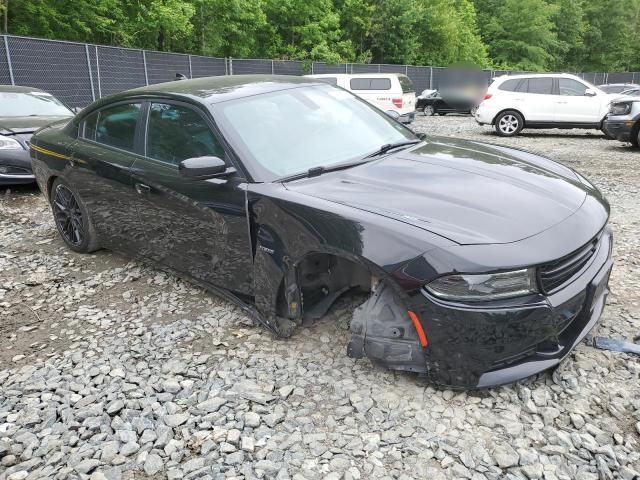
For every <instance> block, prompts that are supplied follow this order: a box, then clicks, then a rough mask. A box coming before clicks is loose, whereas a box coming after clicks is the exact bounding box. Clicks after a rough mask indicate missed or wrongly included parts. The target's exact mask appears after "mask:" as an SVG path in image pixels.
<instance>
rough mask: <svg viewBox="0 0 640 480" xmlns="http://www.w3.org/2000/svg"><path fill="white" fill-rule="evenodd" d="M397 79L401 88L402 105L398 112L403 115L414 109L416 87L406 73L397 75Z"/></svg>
mask: <svg viewBox="0 0 640 480" xmlns="http://www.w3.org/2000/svg"><path fill="white" fill-rule="evenodd" d="M398 81H399V82H400V89H401V90H402V107H401V111H400V112H399V113H400V114H401V115H405V114H407V113H411V112H413V111H414V110H415V109H416V89H415V88H414V86H413V82H412V81H411V79H410V78H409V77H407V76H406V75H398Z"/></svg>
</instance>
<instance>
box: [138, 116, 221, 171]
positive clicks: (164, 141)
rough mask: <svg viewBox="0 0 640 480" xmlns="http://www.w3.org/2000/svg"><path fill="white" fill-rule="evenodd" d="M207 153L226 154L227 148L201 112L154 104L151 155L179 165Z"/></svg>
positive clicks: (149, 134) (149, 133)
mask: <svg viewBox="0 0 640 480" xmlns="http://www.w3.org/2000/svg"><path fill="white" fill-rule="evenodd" d="M207 155H213V156H216V157H221V158H224V151H223V149H222V148H221V147H220V144H219V143H218V142H217V140H216V138H215V137H214V136H213V133H212V132H211V130H210V129H209V126H208V125H207V123H206V122H205V120H204V119H203V118H202V116H200V114H198V113H197V112H195V111H194V110H192V109H190V108H187V107H182V106H179V105H169V104H165V103H153V104H151V108H150V110H149V124H148V126H147V156H148V157H151V158H154V159H156V160H161V161H163V162H168V163H172V164H174V165H178V164H179V163H180V162H181V161H182V160H185V159H187V158H194V157H204V156H207Z"/></svg>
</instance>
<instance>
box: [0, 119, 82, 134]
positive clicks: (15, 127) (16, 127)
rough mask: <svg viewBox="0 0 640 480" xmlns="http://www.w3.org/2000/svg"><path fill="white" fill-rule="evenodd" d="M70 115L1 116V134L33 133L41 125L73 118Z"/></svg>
mask: <svg viewBox="0 0 640 480" xmlns="http://www.w3.org/2000/svg"><path fill="white" fill-rule="evenodd" d="M72 117H73V116H72V115H69V116H58V115H57V116H39V117H0V135H15V134H28V133H33V132H35V131H36V130H38V129H39V128H40V127H44V126H46V125H49V124H51V123H54V122H57V121H60V120H64V119H70V118H72Z"/></svg>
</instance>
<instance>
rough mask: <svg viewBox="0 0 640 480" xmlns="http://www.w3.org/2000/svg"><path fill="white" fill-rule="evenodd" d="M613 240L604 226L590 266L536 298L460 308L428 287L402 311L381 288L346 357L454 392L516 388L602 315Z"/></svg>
mask: <svg viewBox="0 0 640 480" xmlns="http://www.w3.org/2000/svg"><path fill="white" fill-rule="evenodd" d="M611 243H612V236H611V232H610V231H609V230H608V229H606V230H605V231H604V233H603V235H602V237H601V240H600V242H599V246H598V250H597V252H596V253H595V255H594V256H593V258H592V260H591V262H590V263H589V265H588V267H585V269H584V270H583V271H582V272H581V273H580V274H579V275H578V276H577V277H574V278H573V279H572V280H571V281H570V282H569V283H568V284H566V285H565V286H564V287H563V288H561V289H559V290H558V291H556V292H555V293H553V294H550V295H546V296H539V297H541V298H538V299H537V300H536V301H530V300H527V299H521V300H518V299H513V301H511V302H510V303H509V305H506V306H505V305H504V303H503V304H501V305H499V306H497V305H495V304H494V305H491V304H460V303H452V302H446V301H443V300H440V299H437V298H435V297H433V296H432V295H430V294H429V293H428V292H426V291H425V290H424V289H423V290H422V291H421V294H419V295H415V296H414V297H411V298H410V300H409V303H408V304H407V305H406V306H405V307H404V308H403V307H397V306H396V305H394V304H393V303H389V297H388V296H387V295H390V294H388V293H386V292H385V291H383V292H381V293H379V294H377V295H378V298H377V299H375V300H374V302H373V303H371V304H369V303H367V304H365V305H363V307H361V308H362V309H363V310H362V311H358V312H356V315H355V316H354V321H353V322H352V326H351V331H352V334H353V335H352V338H351V341H350V343H349V347H348V352H347V353H348V355H349V356H350V357H354V358H360V357H362V356H367V357H369V358H370V359H371V360H372V361H373V362H375V363H379V364H382V365H384V366H386V367H389V368H392V369H397V370H408V371H415V372H422V373H425V374H426V376H427V377H428V379H429V380H430V381H431V382H433V383H435V384H440V385H446V386H451V387H457V388H483V387H491V386H496V385H501V384H505V383H511V382H514V381H516V380H519V379H522V378H526V377H528V376H531V375H533V374H536V373H539V372H542V371H544V370H547V369H549V368H552V367H555V366H557V365H558V364H559V363H560V362H561V361H562V360H563V359H564V358H565V357H566V356H567V355H568V354H569V353H570V352H571V351H572V350H573V348H574V347H575V346H576V345H577V344H578V343H580V342H581V341H582V339H583V338H584V337H585V336H586V335H587V334H588V333H589V332H590V331H591V330H592V329H593V327H594V326H595V325H596V323H597V321H598V319H599V318H600V315H601V314H602V311H603V309H604V305H605V302H606V297H607V294H608V292H609V290H608V281H609V275H610V272H611V268H612V264H613V262H612V260H611ZM384 296H387V297H386V298H383V297H384ZM407 308H408V309H409V310H412V311H414V312H416V313H417V314H418V316H419V318H420V319H421V321H422V324H423V325H424V330H425V332H426V335H427V337H428V345H427V347H422V346H421V345H420V343H419V342H418V336H417V334H416V333H415V329H413V327H412V325H411V322H410V320H409V319H408V317H407ZM401 313H402V314H401Z"/></svg>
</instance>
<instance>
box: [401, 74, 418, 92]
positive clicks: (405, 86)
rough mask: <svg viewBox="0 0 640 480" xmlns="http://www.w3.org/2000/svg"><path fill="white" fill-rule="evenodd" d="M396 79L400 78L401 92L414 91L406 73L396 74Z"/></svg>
mask: <svg viewBox="0 0 640 480" xmlns="http://www.w3.org/2000/svg"><path fill="white" fill-rule="evenodd" d="M398 80H400V86H401V87H402V93H412V92H415V91H416V89H415V88H414V87H413V82H412V81H411V79H410V78H409V77H407V76H406V75H398Z"/></svg>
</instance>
